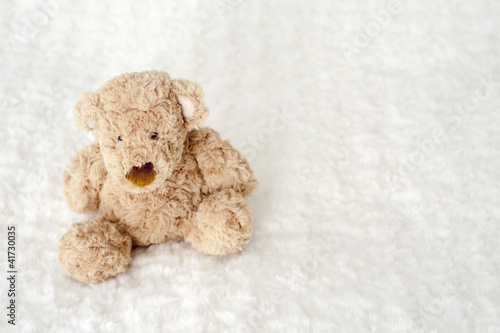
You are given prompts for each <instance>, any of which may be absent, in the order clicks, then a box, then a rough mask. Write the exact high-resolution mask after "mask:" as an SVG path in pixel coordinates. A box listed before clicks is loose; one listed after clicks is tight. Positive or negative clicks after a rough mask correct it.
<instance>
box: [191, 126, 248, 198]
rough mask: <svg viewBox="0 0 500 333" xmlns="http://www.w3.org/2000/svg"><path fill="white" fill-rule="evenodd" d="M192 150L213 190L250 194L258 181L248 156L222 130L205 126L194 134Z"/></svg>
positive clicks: (211, 190) (193, 132) (192, 136)
mask: <svg viewBox="0 0 500 333" xmlns="http://www.w3.org/2000/svg"><path fill="white" fill-rule="evenodd" d="M188 140H189V141H188V149H189V150H190V151H191V153H192V154H193V156H194V157H195V158H196V161H197V162H198V167H199V168H200V170H201V172H202V174H203V177H204V179H205V181H206V183H207V185H208V187H209V190H210V192H212V193H213V192H216V191H220V190H223V189H233V190H235V191H237V192H240V193H242V194H243V196H248V195H250V193H251V192H252V191H253V190H254V189H255V188H256V187H257V185H258V182H257V179H256V178H255V176H254V173H253V171H252V169H251V168H250V165H249V164H248V161H247V160H246V158H245V157H244V156H243V155H242V154H241V153H240V152H239V151H238V150H236V149H234V148H233V147H232V146H231V144H230V143H229V142H228V141H227V140H226V141H222V139H221V138H220V135H219V133H218V132H216V131H215V130H213V129H211V128H207V127H205V128H202V129H200V130H194V131H192V132H191V133H190V135H189V139H188Z"/></svg>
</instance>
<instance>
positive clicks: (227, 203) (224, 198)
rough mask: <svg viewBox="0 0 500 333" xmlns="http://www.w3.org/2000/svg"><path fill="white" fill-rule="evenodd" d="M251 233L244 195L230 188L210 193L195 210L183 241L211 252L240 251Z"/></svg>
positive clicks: (219, 253) (221, 253) (249, 212)
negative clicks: (191, 226)
mask: <svg viewBox="0 0 500 333" xmlns="http://www.w3.org/2000/svg"><path fill="white" fill-rule="evenodd" d="M251 234H252V213H251V211H250V208H249V207H248V205H247V204H246V202H245V199H244V197H243V196H242V195H241V194H240V193H238V192H235V191H234V190H232V189H227V190H223V191H220V192H216V193H214V194H211V195H210V196H208V197H207V198H205V199H204V200H203V201H202V203H201V204H200V207H199V209H198V213H197V214H196V218H195V221H194V226H193V228H192V229H191V232H190V233H189V234H188V235H187V237H186V240H188V241H189V242H191V243H192V244H193V246H194V247H195V248H196V249H198V250H200V251H202V252H204V253H206V254H211V255H228V254H233V253H238V252H240V251H241V250H242V249H243V248H244V247H245V246H246V245H247V244H248V242H249V240H250V236H251Z"/></svg>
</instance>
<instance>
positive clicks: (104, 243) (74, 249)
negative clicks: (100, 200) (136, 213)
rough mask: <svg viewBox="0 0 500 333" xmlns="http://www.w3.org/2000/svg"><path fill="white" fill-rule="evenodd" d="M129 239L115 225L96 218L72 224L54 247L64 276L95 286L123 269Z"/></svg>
mask: <svg viewBox="0 0 500 333" xmlns="http://www.w3.org/2000/svg"><path fill="white" fill-rule="evenodd" d="M131 250H132V240H131V238H130V237H129V236H128V235H124V234H122V233H120V231H119V230H118V229H117V228H116V225H115V224H114V223H111V222H107V221H104V220H100V219H95V220H91V221H87V222H80V223H75V224H73V225H72V226H71V227H70V229H69V231H68V232H67V233H66V234H65V235H64V236H63V237H62V238H61V240H60V241H59V244H58V252H59V255H58V261H59V263H60V264H61V267H62V269H63V270H64V272H65V273H66V274H68V275H69V276H71V277H72V278H74V279H76V280H79V281H82V282H91V283H98V282H101V281H104V280H106V279H107V278H109V277H112V276H115V275H117V274H119V273H121V272H124V271H125V270H127V268H128V265H129V263H130V261H131V258H130V251H131Z"/></svg>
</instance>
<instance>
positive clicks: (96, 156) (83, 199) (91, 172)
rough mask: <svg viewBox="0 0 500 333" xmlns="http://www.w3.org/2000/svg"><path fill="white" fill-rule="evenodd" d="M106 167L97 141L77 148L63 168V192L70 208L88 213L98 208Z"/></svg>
mask: <svg viewBox="0 0 500 333" xmlns="http://www.w3.org/2000/svg"><path fill="white" fill-rule="evenodd" d="M105 177H106V168H105V166H104V161H103V159H102V155H101V152H100V149H99V145H98V144H97V143H93V144H91V145H89V146H87V147H85V148H83V149H81V150H79V151H78V152H77V153H76V155H75V157H74V158H73V160H72V161H71V162H70V164H68V166H67V167H66V169H65V170H64V194H65V196H66V200H67V201H68V204H69V206H70V208H71V209H73V210H74V211H75V212H77V213H90V212H95V211H96V210H97V209H99V191H100V189H101V187H102V184H103V183H104V179H105Z"/></svg>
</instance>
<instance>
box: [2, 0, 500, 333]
mask: <svg viewBox="0 0 500 333" xmlns="http://www.w3.org/2000/svg"><path fill="white" fill-rule="evenodd" d="M59 2H60V5H59V6H57V8H55V9H54V11H53V13H51V15H50V16H48V15H47V14H45V12H44V10H43V9H42V8H43V7H44V3H46V1H45V0H40V1H22V2H20V1H13V0H11V1H3V2H2V3H1V5H0V12H1V14H0V17H1V20H2V21H1V25H0V31H1V33H2V40H1V53H0V73H1V80H0V89H1V90H0V103H1V111H0V112H1V114H0V119H1V121H0V123H1V132H0V142H1V145H0V162H1V164H0V170H1V173H0V175H1V176H0V177H1V181H0V190H1V200H0V210H1V212H2V215H1V226H0V227H1V229H0V230H1V231H0V235H1V246H0V256H1V261H0V262H1V263H2V264H1V265H2V270H6V267H5V266H6V259H5V258H6V238H5V234H6V226H7V225H10V224H16V225H17V226H18V266H19V272H20V274H19V277H18V285H17V288H18V298H17V304H18V319H17V324H18V325H17V326H16V328H15V329H16V330H15V331H17V332H49V331H51V332H122V331H123V332H125V331H130V332H132V331H133V332H166V331H171V332H184V331H185V332H188V331H191V332H201V331H206V332H254V331H255V332H261V331H266V332H368V331H373V332H473V331H476V332H499V331H500V252H499V247H500V244H499V240H500V221H499V219H500V158H499V154H500V131H499V127H500V121H499V113H498V111H499V108H500V94H499V91H500V85H499V84H498V83H495V84H493V85H492V86H489V88H488V89H489V90H488V89H487V88H486V87H485V86H481V84H482V83H481V81H489V82H491V81H494V82H499V81H500V76H499V73H500V72H499V70H500V60H499V59H500V49H499V45H500V38H499V31H500V20H499V19H498V18H499V17H500V5H499V3H498V1H494V0H491V1H468V2H465V1H447V2H446V4H435V2H434V1H432V0H426V1H413V2H410V1H402V2H401V8H400V10H398V11H396V12H394V13H393V15H392V16H391V19H390V20H388V21H386V23H384V27H382V28H381V29H379V30H380V31H377V27H376V26H375V27H374V26H372V24H373V22H374V20H375V19H376V17H377V16H378V15H379V14H378V13H379V12H380V11H381V10H387V9H389V8H390V7H391V6H390V5H389V2H387V1H378V0H377V1H369V2H368V1H353V0H349V1H304V2H298V1H297V2H293V3H292V1H289V2H284V1H269V0H262V1H249V2H248V3H247V2H243V1H238V0H218V1H206V2H203V3H201V4H197V3H195V2H189V1H188V2H181V1H177V2H173V1H171V2H170V1H161V2H160V1H119V2H118V1H115V2H113V3H112V4H109V3H110V2H105V1H92V2H83V1H80V2H78V3H76V2H71V3H69V2H68V1H62V0H61V1H59ZM64 2H67V3H64ZM49 12H50V10H49ZM365 26H368V28H371V29H375V32H374V33H373V34H372V35H373V37H371V38H369V40H368V41H367V42H366V44H367V45H364V44H363V45H361V44H359V43H360V42H364V41H363V40H362V39H359V38H358V37H357V36H358V34H359V32H360V31H362V30H363V29H364V28H365ZM377 33H378V34H377ZM346 45H351V46H352V47H355V45H358V46H360V47H359V48H358V49H357V51H356V53H355V54H351V56H349V55H348V54H346V53H345V52H344V51H343V48H345V47H346ZM148 69H160V70H166V71H168V72H169V73H170V74H171V75H172V76H173V77H185V78H189V79H192V80H196V81H198V82H200V83H201V85H202V87H203V88H204V90H205V93H206V103H207V105H208V107H209V109H210V110H211V115H210V117H209V121H208V125H209V126H212V127H214V128H216V129H217V130H219V131H220V132H221V134H222V135H223V137H225V138H227V139H230V140H231V142H232V143H233V145H234V146H235V147H237V148H239V149H241V150H242V151H244V152H245V154H247V156H248V157H249V159H250V160H251V164H252V166H253V168H254V170H255V172H256V174H257V176H258V179H259V180H260V187H259V188H258V190H257V191H256V192H254V194H253V195H252V197H251V199H250V203H251V206H252V208H253V211H254V215H255V233H254V236H253V240H252V242H251V244H250V245H249V246H248V247H247V248H246V249H245V251H244V252H243V253H241V254H240V255H235V256H231V257H226V258H216V257H209V256H205V255H203V254H200V253H198V252H196V251H195V250H194V249H192V248H191V246H190V245H189V244H185V243H183V242H170V243H166V244H161V245H154V246H150V247H149V248H142V249H139V250H136V251H134V253H133V264H132V266H131V268H130V270H129V271H128V272H127V273H125V274H121V275H120V276H118V277H117V278H115V279H111V280H109V281H108V282H105V283H101V284H99V285H85V284H81V283H79V282H76V281H74V280H72V279H70V278H68V277H66V276H65V275H64V274H63V272H62V271H61V269H60V268H59V265H58V263H57V261H56V244H57V241H58V240H59V238H60V237H61V235H62V234H63V233H64V232H66V230H67V229H68V227H69V226H70V224H71V223H73V222H76V221H79V220H83V219H86V218H87V217H84V216H79V215H77V214H74V213H72V212H71V211H70V210H69V208H68V207H67V205H66V203H65V200H64V196H63V187H62V172H63V169H64V166H65V165H66V164H67V163H68V162H69V161H70V159H71V158H72V156H73V155H74V153H75V152H76V151H77V150H78V149H80V148H82V147H84V146H85V145H87V144H89V143H90V142H92V140H93V138H92V136H91V135H86V134H83V133H79V132H77V127H76V125H75V124H73V123H72V121H71V107H72V106H73V104H74V103H75V102H76V99H77V97H78V94H79V93H80V92H81V91H93V90H95V89H96V88H98V87H99V86H100V85H101V84H102V83H104V82H105V81H106V80H108V79H110V78H112V77H114V76H115V75H118V74H121V73H123V72H131V71H142V70H148ZM476 95H477V96H479V97H480V98H478V97H476ZM464 104H465V105H466V106H467V109H463V105H464ZM460 110H462V112H461V111H460ZM463 110H465V111H463ZM283 114H285V115H286V116H283ZM277 115H282V116H281V118H282V119H280V120H277V118H275V117H277ZM1 280H2V286H1V288H2V289H1V295H2V296H1V308H2V309H4V310H2V313H1V314H0V318H2V319H1V325H2V326H1V327H6V316H5V312H6V310H5V306H6V302H7V297H6V285H5V281H4V280H5V279H4V278H2V279H1ZM8 329H10V330H12V331H14V329H13V328H12V327H8ZM1 330H2V332H5V330H4V329H1Z"/></svg>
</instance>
